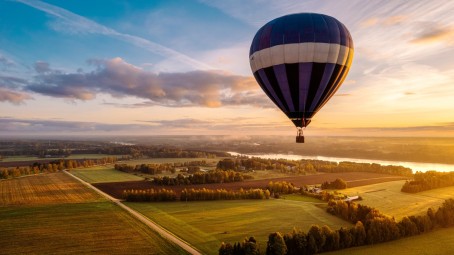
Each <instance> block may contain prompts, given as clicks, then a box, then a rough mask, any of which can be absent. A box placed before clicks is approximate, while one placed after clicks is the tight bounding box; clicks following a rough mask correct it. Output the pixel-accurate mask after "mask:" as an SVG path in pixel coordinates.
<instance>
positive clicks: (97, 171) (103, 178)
mask: <svg viewBox="0 0 454 255" xmlns="http://www.w3.org/2000/svg"><path fill="white" fill-rule="evenodd" d="M71 173H72V174H74V175H75V176H77V177H79V178H81V179H82V180H84V181H86V182H89V183H98V182H125V181H141V180H144V178H142V177H139V176H136V175H133V174H128V173H125V172H121V171H118V170H115V169H114V167H113V165H108V166H96V167H90V168H80V169H79V168H78V169H71Z"/></svg>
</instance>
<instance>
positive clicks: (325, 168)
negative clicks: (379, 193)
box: [217, 156, 413, 176]
mask: <svg viewBox="0 0 454 255" xmlns="http://www.w3.org/2000/svg"><path fill="white" fill-rule="evenodd" d="M217 168H218V169H222V170H235V171H239V170H246V171H248V170H275V171H279V172H284V173H296V174H306V173H314V172H327V173H345V172H369V173H381V174H391V175H401V176H411V175H412V174H413V173H412V170H411V169H410V168H407V167H403V166H391V165H389V166H384V165H380V164H375V163H372V164H370V163H355V162H340V163H337V162H330V161H323V160H305V159H303V160H287V159H262V158H256V157H252V158H249V157H242V156H238V157H236V158H228V159H224V160H221V161H219V162H218V164H217Z"/></svg>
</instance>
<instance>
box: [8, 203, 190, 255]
mask: <svg viewBox="0 0 454 255" xmlns="http://www.w3.org/2000/svg"><path fill="white" fill-rule="evenodd" d="M0 226H1V232H0V237H1V238H0V247H1V249H0V254H187V253H185V252H184V251H182V250H181V249H180V248H179V247H176V246H174V245H173V244H171V243H169V242H167V241H166V240H165V239H163V238H162V237H161V236H159V235H158V234H156V233H155V232H153V231H151V230H150V229H149V228H148V227H146V226H145V225H144V224H142V223H141V222H138V221H137V220H136V219H135V218H133V217H132V216H130V215H129V214H128V213H126V212H125V211H123V210H122V209H121V208H119V207H118V206H116V205H114V204H112V203H110V202H93V203H79V204H55V205H46V206H34V207H29V206H27V207H23V206H19V207H17V206H15V207H0Z"/></svg>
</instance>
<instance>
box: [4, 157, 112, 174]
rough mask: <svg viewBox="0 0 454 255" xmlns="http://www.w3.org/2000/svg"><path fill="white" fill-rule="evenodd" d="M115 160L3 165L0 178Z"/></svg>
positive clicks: (108, 162) (66, 160)
mask: <svg viewBox="0 0 454 255" xmlns="http://www.w3.org/2000/svg"><path fill="white" fill-rule="evenodd" d="M116 161H117V158H116V157H106V158H101V159H85V160H76V159H65V160H63V159H62V160H54V161H51V162H48V163H42V162H35V163H33V164H32V165H30V166H20V167H3V168H0V179H8V178H14V177H19V176H23V175H30V174H39V173H54V172H57V171H61V170H63V169H73V168H81V167H83V168H87V167H92V166H95V165H103V164H112V163H114V162H116Z"/></svg>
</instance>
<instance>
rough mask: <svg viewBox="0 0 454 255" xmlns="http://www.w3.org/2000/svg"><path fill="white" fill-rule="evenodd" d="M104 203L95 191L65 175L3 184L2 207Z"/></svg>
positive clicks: (16, 180)
mask: <svg viewBox="0 0 454 255" xmlns="http://www.w3.org/2000/svg"><path fill="white" fill-rule="evenodd" d="M104 200H105V199H104V198H103V197H101V196H100V195H98V194H97V193H96V192H94V191H92V190H90V189H88V188H87V187H85V186H84V185H83V184H81V183H79V182H78V181H76V180H74V179H73V178H71V177H70V176H68V175H66V174H65V173H62V172H59V173H48V174H39V175H33V176H27V177H21V178H15V179H8V180H2V181H0V207H3V206H11V205H46V204H61V203H82V202H93V201H95V202H96V201H104Z"/></svg>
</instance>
